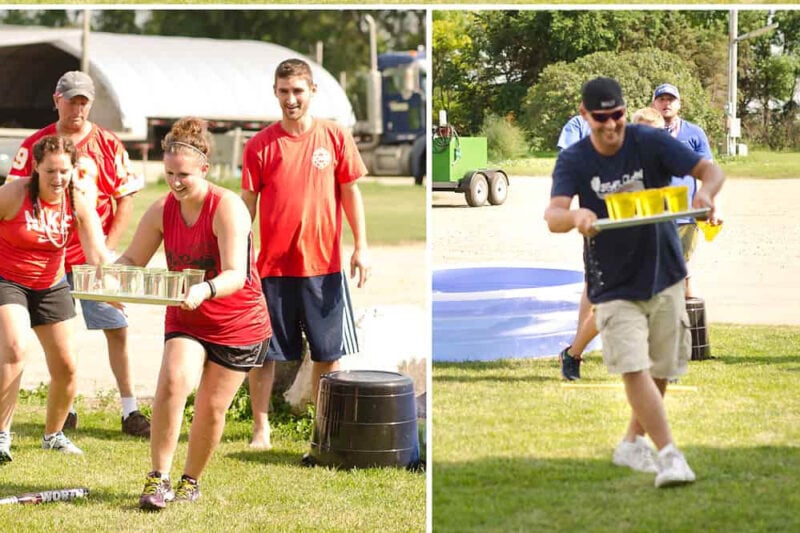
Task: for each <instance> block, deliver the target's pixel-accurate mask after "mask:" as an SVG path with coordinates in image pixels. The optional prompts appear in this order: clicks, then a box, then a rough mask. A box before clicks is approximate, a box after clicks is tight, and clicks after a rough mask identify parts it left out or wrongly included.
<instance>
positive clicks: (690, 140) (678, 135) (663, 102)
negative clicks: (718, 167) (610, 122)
mask: <svg viewBox="0 0 800 533" xmlns="http://www.w3.org/2000/svg"><path fill="white" fill-rule="evenodd" d="M652 105H653V107H654V108H655V109H656V111H658V112H659V113H661V116H662V117H664V127H665V128H666V130H667V131H668V132H669V134H670V135H672V137H674V138H675V139H677V140H679V141H681V142H682V143H683V144H685V145H686V146H688V147H689V148H691V149H692V150H693V151H694V152H695V153H697V154H699V155H700V156H701V157H702V158H704V159H708V160H709V161H710V160H711V159H713V157H712V155H711V147H710V146H709V144H708V137H707V136H706V132H704V131H703V128H701V127H700V126H698V125H697V124H693V123H691V122H689V121H688V120H684V119H682V118H681V117H680V116H678V114H679V113H680V110H681V95H680V93H679V92H678V88H677V87H675V86H674V85H672V84H671V83H662V84H661V85H659V86H658V87H656V89H655V91H653V103H652ZM672 185H678V186H680V185H685V186H686V187H687V188H688V190H689V202H690V203H691V201H692V200H693V199H694V194H695V192H696V191H697V180H696V179H695V178H694V176H691V175H687V176H672ZM676 222H677V224H678V236H679V237H680V239H681V246H682V248H683V258H684V260H685V261H686V264H687V274H686V296H687V297H689V296H691V295H692V291H691V284H690V282H689V280H690V279H691V272H689V260H690V259H691V257H692V253H693V252H694V249H695V247H696V246H697V235H698V233H699V230H698V228H697V223H696V222H695V220H694V219H693V218H680V219H678V220H676Z"/></svg>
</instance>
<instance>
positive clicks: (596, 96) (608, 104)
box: [581, 77, 625, 111]
mask: <svg viewBox="0 0 800 533" xmlns="http://www.w3.org/2000/svg"><path fill="white" fill-rule="evenodd" d="M581 98H582V101H583V107H585V108H586V110H587V111H604V110H606V109H614V108H615V107H621V106H624V105H625V100H623V98H622V88H621V87H620V86H619V83H617V80H614V79H612V78H603V77H599V78H595V79H593V80H590V81H587V82H586V83H584V84H583V88H582V89H581Z"/></svg>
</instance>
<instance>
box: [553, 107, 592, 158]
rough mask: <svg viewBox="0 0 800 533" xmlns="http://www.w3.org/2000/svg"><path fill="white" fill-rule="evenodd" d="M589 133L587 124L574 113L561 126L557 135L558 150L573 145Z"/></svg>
mask: <svg viewBox="0 0 800 533" xmlns="http://www.w3.org/2000/svg"><path fill="white" fill-rule="evenodd" d="M588 135H589V124H588V123H587V122H586V121H585V120H584V119H583V117H582V116H580V115H575V116H574V117H572V118H570V119H569V120H568V121H567V123H566V124H564V127H563V128H561V133H560V134H559V136H558V142H557V143H556V146H558V149H559V150H563V149H564V148H566V147H567V146H570V145H573V144H575V143H576V142H578V141H580V140H581V139H583V138H584V137H587V136H588Z"/></svg>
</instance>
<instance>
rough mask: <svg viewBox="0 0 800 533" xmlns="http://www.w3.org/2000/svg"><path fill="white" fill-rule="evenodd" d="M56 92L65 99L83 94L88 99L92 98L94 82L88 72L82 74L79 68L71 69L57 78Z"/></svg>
mask: <svg viewBox="0 0 800 533" xmlns="http://www.w3.org/2000/svg"><path fill="white" fill-rule="evenodd" d="M56 94H60V95H61V96H63V97H64V98H66V99H67V100H71V99H72V98H74V97H76V96H85V97H86V98H88V99H89V100H94V82H93V81H92V78H90V77H89V75H88V74H84V73H83V72H81V71H80V70H72V71H70V72H67V73H66V74H64V75H63V76H61V78H60V79H59V80H58V83H57V84H56Z"/></svg>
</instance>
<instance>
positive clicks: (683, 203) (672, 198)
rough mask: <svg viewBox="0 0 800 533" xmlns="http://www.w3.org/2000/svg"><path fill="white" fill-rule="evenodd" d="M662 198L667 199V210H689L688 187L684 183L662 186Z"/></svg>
mask: <svg viewBox="0 0 800 533" xmlns="http://www.w3.org/2000/svg"><path fill="white" fill-rule="evenodd" d="M662 190H663V191H664V199H665V200H666V201H667V210H668V211H669V212H670V213H682V212H683V211H688V210H689V187H687V186H686V185H673V186H672V187H664V188H663V189H662Z"/></svg>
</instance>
